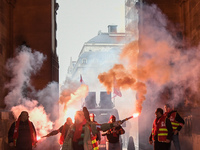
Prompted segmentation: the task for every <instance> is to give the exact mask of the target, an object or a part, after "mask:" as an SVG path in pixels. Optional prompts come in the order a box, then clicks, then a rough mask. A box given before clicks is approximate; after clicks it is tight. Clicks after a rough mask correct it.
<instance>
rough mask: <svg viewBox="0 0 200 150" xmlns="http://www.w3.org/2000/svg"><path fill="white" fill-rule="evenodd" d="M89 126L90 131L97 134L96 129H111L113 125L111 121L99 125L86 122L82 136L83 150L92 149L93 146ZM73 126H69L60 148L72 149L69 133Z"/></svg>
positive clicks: (64, 149) (71, 138)
mask: <svg viewBox="0 0 200 150" xmlns="http://www.w3.org/2000/svg"><path fill="white" fill-rule="evenodd" d="M89 126H90V127H91V131H92V134H93V135H95V134H98V131H99V130H101V131H107V130H109V129H111V128H112V127H113V124H112V123H104V124H101V125H97V124H95V123H93V122H87V123H86V125H85V129H84V137H83V147H84V150H93V146H92V141H91V132H90V128H89ZM72 128H73V126H71V127H70V129H69V130H68V133H67V136H66V138H65V140H64V143H63V147H62V150H74V149H73V146H72V140H73V135H71V132H70V131H71V130H72Z"/></svg>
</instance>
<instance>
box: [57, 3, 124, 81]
mask: <svg viewBox="0 0 200 150" xmlns="http://www.w3.org/2000/svg"><path fill="white" fill-rule="evenodd" d="M57 2H58V3H59V9H58V11H57V42H58V47H57V54H58V57H59V65H60V68H59V80H60V81H59V82H60V84H62V83H63V82H64V80H65V77H66V75H67V69H68V66H69V63H70V57H72V60H74V61H76V60H77V59H78V55H79V53H80V51H81V49H82V46H83V44H84V43H85V42H87V41H89V40H90V39H91V38H93V37H95V36H96V35H97V33H98V31H99V30H101V31H102V32H107V31H108V30H107V29H108V27H107V26H108V25H118V32H124V25H125V17H124V16H125V15H124V14H125V10H124V4H125V2H124V0H57Z"/></svg>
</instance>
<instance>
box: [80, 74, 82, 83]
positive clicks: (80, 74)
mask: <svg viewBox="0 0 200 150" xmlns="http://www.w3.org/2000/svg"><path fill="white" fill-rule="evenodd" d="M80 82H81V84H82V83H83V78H82V75H81V74H80Z"/></svg>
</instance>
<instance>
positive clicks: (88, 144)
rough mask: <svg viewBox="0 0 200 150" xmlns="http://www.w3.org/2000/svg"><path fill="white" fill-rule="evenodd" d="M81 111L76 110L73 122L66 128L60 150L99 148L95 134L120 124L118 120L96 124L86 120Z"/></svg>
mask: <svg viewBox="0 0 200 150" xmlns="http://www.w3.org/2000/svg"><path fill="white" fill-rule="evenodd" d="M84 114H88V115H87V116H88V118H89V113H84V112H83V111H77V112H76V114H75V122H74V124H73V125H72V126H71V127H70V129H69V130H68V133H67V135H66V138H65V140H64V143H63V147H62V150H99V147H98V144H97V142H96V137H95V134H97V133H98V131H99V130H102V131H106V130H109V129H111V128H113V127H117V126H119V125H120V124H121V122H120V121H116V122H114V123H103V124H96V123H93V122H91V121H88V120H87V119H86V118H87V117H86V116H85V115H84Z"/></svg>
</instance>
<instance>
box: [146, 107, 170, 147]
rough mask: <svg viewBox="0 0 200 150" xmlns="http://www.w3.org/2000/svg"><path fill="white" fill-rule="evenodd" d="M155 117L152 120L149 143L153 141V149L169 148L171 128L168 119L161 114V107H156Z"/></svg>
mask: <svg viewBox="0 0 200 150" xmlns="http://www.w3.org/2000/svg"><path fill="white" fill-rule="evenodd" d="M155 115H156V119H155V120H154V122H153V127H152V132H151V134H150V137H149V144H151V145H152V144H153V143H154V150H169V149H170V146H171V138H172V135H173V129H172V125H171V122H170V120H169V119H168V118H167V117H166V116H164V115H163V109H162V108H157V109H156V111H155Z"/></svg>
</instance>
